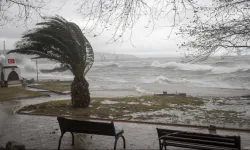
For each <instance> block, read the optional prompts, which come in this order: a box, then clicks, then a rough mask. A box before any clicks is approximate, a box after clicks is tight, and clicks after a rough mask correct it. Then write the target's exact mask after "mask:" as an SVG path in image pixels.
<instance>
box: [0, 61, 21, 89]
mask: <svg viewBox="0 0 250 150" xmlns="http://www.w3.org/2000/svg"><path fill="white" fill-rule="evenodd" d="M20 83H21V70H20V68H18V67H17V66H16V60H15V59H14V58H6V59H2V60H1V62H0V85H1V86H3V87H7V86H8V85H12V84H20Z"/></svg>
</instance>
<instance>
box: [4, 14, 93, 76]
mask: <svg viewBox="0 0 250 150" xmlns="http://www.w3.org/2000/svg"><path fill="white" fill-rule="evenodd" d="M36 25H37V28H35V29H33V30H30V31H28V32H26V33H24V35H23V36H22V39H21V41H19V42H17V44H16V49H14V50H11V51H10V52H8V53H19V54H24V55H35V57H36V58H47V59H50V60H53V61H57V62H60V63H61V64H62V65H63V66H67V68H69V69H70V70H71V71H72V73H73V74H74V76H75V77H77V78H81V77H82V76H85V75H86V73H87V72H88V71H89V70H90V68H91V67H92V65H93V62H94V52H93V48H92V46H91V45H90V43H89V41H88V40H87V38H86V37H85V36H84V35H83V33H82V31H81V29H80V27H79V26H78V25H76V24H75V23H72V22H68V21H67V20H65V19H64V18H62V17H60V16H55V17H45V21H44V22H40V23H37V24H36Z"/></svg>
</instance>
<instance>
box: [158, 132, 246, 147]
mask: <svg viewBox="0 0 250 150" xmlns="http://www.w3.org/2000/svg"><path fill="white" fill-rule="evenodd" d="M156 129H157V133H158V138H159V148H160V150H163V148H164V149H165V150H166V149H167V146H175V147H183V148H192V149H202V150H241V140H240V136H224V135H218V134H216V135H214V134H205V133H195V132H186V131H179V130H169V129H159V128H156Z"/></svg>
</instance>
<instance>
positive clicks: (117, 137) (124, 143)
mask: <svg viewBox="0 0 250 150" xmlns="http://www.w3.org/2000/svg"><path fill="white" fill-rule="evenodd" d="M120 137H122V140H123V148H124V149H126V141H125V138H124V136H123V135H119V136H116V137H115V144H114V150H116V145H117V141H118V139H119V138H120Z"/></svg>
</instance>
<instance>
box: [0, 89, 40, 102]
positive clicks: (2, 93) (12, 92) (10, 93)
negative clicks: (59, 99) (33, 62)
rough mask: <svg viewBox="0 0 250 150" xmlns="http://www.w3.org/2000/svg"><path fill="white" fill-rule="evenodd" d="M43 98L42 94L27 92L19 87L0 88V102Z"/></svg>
mask: <svg viewBox="0 0 250 150" xmlns="http://www.w3.org/2000/svg"><path fill="white" fill-rule="evenodd" d="M41 96H45V95H44V94H43V93H40V92H36V91H29V90H26V89H23V88H21V87H8V88H0V101H6V100H15V99H24V98H34V97H41Z"/></svg>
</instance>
